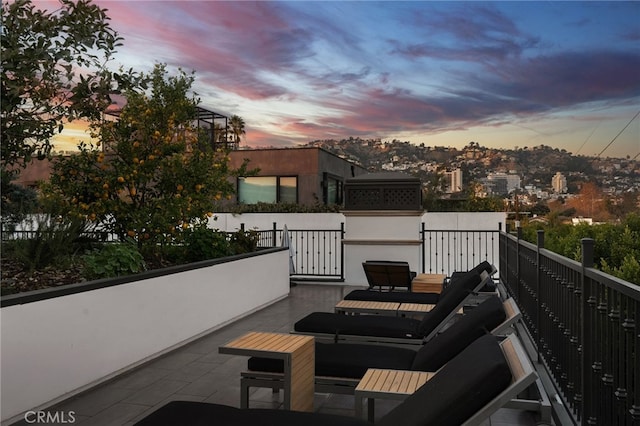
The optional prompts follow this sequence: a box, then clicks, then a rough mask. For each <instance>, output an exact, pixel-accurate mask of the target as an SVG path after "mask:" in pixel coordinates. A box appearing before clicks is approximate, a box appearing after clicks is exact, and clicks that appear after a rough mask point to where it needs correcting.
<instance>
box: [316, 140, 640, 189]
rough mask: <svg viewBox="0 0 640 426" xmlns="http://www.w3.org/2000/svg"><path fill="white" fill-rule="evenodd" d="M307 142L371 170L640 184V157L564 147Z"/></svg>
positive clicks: (575, 184)
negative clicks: (498, 174) (560, 176)
mask: <svg viewBox="0 0 640 426" xmlns="http://www.w3.org/2000/svg"><path fill="white" fill-rule="evenodd" d="M305 146H315V147H321V148H324V149H326V150H328V151H330V152H332V153H334V154H336V155H339V156H340V157H343V158H346V159H349V160H351V161H354V162H356V163H358V164H360V165H362V166H363V167H365V168H367V169H369V170H370V171H372V172H376V171H381V170H385V169H386V170H403V171H406V172H409V173H414V174H423V173H424V172H425V171H426V170H428V171H429V172H435V171H442V170H446V169H453V168H460V169H462V170H463V174H464V176H465V177H464V179H465V182H470V181H472V180H475V179H478V178H482V177H485V176H486V175H487V174H488V173H491V172H505V173H515V174H518V175H520V177H521V178H522V184H523V185H538V186H541V187H548V186H549V185H550V183H551V177H552V176H553V175H554V174H555V173H556V172H561V173H563V174H564V175H565V176H566V177H567V180H568V183H569V186H570V190H571V189H572V187H573V189H576V188H577V187H579V186H580V183H581V182H585V181H589V180H595V181H597V182H598V183H599V184H600V185H602V186H606V185H607V184H608V183H609V181H611V180H613V177H614V176H615V177H620V176H621V177H625V182H624V185H623V187H624V186H626V187H627V188H634V187H635V188H638V187H639V186H640V162H639V161H637V160H632V159H620V158H596V157H588V156H576V155H573V154H572V153H570V152H568V151H566V150H564V149H558V148H552V147H549V146H545V145H539V146H534V147H522V148H518V147H516V148H514V149H495V148H487V147H484V146H480V145H479V144H478V143H476V142H470V143H469V144H468V145H467V146H465V147H464V148H462V149H456V148H451V147H428V146H425V145H424V144H421V145H414V144H411V143H409V142H402V141H398V140H393V141H391V142H382V141H380V140H379V139H361V138H353V137H351V138H348V139H342V140H334V139H326V140H316V141H312V142H309V143H307V144H306V145H305ZM627 178H629V179H627ZM616 179H618V178H616Z"/></svg>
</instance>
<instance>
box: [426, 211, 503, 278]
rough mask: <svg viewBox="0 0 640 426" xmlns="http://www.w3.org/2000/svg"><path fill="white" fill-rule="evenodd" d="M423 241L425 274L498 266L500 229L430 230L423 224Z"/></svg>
mask: <svg viewBox="0 0 640 426" xmlns="http://www.w3.org/2000/svg"><path fill="white" fill-rule="evenodd" d="M420 234H421V240H422V253H423V255H422V256H421V259H422V272H423V273H429V274H445V275H447V276H450V275H451V273H452V272H455V271H468V270H469V269H471V268H473V267H474V266H476V265H477V264H479V263H480V262H482V261H485V260H486V261H488V262H489V263H491V264H493V265H495V264H496V260H498V257H499V256H498V254H499V250H498V241H499V239H498V235H499V229H497V230H492V231H483V230H427V229H425V224H424V222H423V223H422V229H421V231H420Z"/></svg>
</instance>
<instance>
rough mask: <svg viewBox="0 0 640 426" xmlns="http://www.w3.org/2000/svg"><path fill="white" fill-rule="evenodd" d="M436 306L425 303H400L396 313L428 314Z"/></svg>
mask: <svg viewBox="0 0 640 426" xmlns="http://www.w3.org/2000/svg"><path fill="white" fill-rule="evenodd" d="M435 306H436V305H431V304H427V303H401V304H400V307H398V311H400V312H429V311H430V310H432V309H433V308H435Z"/></svg>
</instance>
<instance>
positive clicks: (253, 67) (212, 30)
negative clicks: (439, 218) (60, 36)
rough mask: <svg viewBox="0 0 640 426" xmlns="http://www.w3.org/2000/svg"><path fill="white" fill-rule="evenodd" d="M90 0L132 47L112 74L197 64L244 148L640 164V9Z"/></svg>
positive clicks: (201, 85)
mask: <svg viewBox="0 0 640 426" xmlns="http://www.w3.org/2000/svg"><path fill="white" fill-rule="evenodd" d="M95 2H96V3H97V4H98V5H100V6H101V7H104V8H106V9H108V12H107V15H108V16H109V17H110V18H111V21H110V24H111V27H112V28H113V29H115V30H116V31H118V33H119V34H120V35H121V36H122V37H123V38H124V40H123V46H121V47H119V48H118V52H117V53H116V55H115V56H114V59H113V61H112V63H111V66H112V67H113V68H114V69H116V68H118V67H119V66H121V65H122V66H124V67H125V68H129V67H133V68H134V69H136V70H138V71H145V72H147V71H151V69H152V68H153V66H154V65H155V64H157V63H165V64H167V66H168V68H169V69H170V70H175V69H177V68H178V67H180V68H182V69H184V70H186V71H191V70H194V71H195V75H196V82H195V84H194V90H195V91H196V92H197V94H198V96H199V97H200V99H201V106H202V107H204V108H206V109H209V110H212V111H215V112H217V113H220V114H224V115H227V116H231V115H234V114H235V115H239V116H241V117H242V118H243V119H244V121H245V123H246V135H245V138H244V140H243V141H242V143H241V144H242V145H244V146H250V147H265V146H274V147H288V146H295V145H298V144H303V143H306V142H309V141H313V140H318V139H343V138H349V137H360V138H365V139H367V138H380V139H382V140H383V141H391V140H393V139H396V140H400V141H409V142H411V143H415V144H421V143H424V144H425V145H426V146H451V147H457V148H461V147H463V146H465V145H467V144H468V143H469V142H472V141H473V142H477V143H479V144H480V145H483V146H486V147H496V148H507V149H512V148H515V147H520V148H524V147H533V146H539V145H547V146H551V147H554V148H559V149H566V150H567V151H570V152H572V153H574V154H578V155H600V156H601V157H626V156H630V157H632V158H633V157H636V159H638V158H640V156H639V154H640V116H638V113H640V2H639V1H635V2H616V1H606V2H592V1H570V2H555V1H519V2H485V1H473V2H461V1H448V2H425V1H409V2H396V1H381V2H371V1H357V2H344V1H321V2H309V1H296V2H276V1H258V2H249V1H131V0H129V1H115V0H111V1H110V0H97V1H95ZM37 4H38V5H47V4H49V5H52V4H53V5H55V2H54V3H51V2H47V1H41V2H38V3H37ZM634 117H635V118H634ZM76 127H77V126H76ZM71 130H73V131H75V132H76V134H75V135H73V136H70V137H71V138H72V139H73V138H79V136H78V135H77V132H78V131H79V129H78V128H76V129H71ZM65 132H66V131H65ZM61 140H62V139H61ZM67 140H68V139H67Z"/></svg>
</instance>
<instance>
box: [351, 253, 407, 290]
mask: <svg viewBox="0 0 640 426" xmlns="http://www.w3.org/2000/svg"><path fill="white" fill-rule="evenodd" d="M362 268H363V269H364V274H365V276H366V277H367V282H368V283H369V289H370V290H373V289H375V288H376V287H378V290H379V291H382V288H383V287H387V288H389V291H393V290H394V289H395V288H396V287H406V288H407V290H409V291H411V281H412V280H413V279H414V278H415V277H416V273H415V272H413V271H411V269H410V268H409V263H407V262H402V261H393V260H367V261H366V262H363V263H362Z"/></svg>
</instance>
